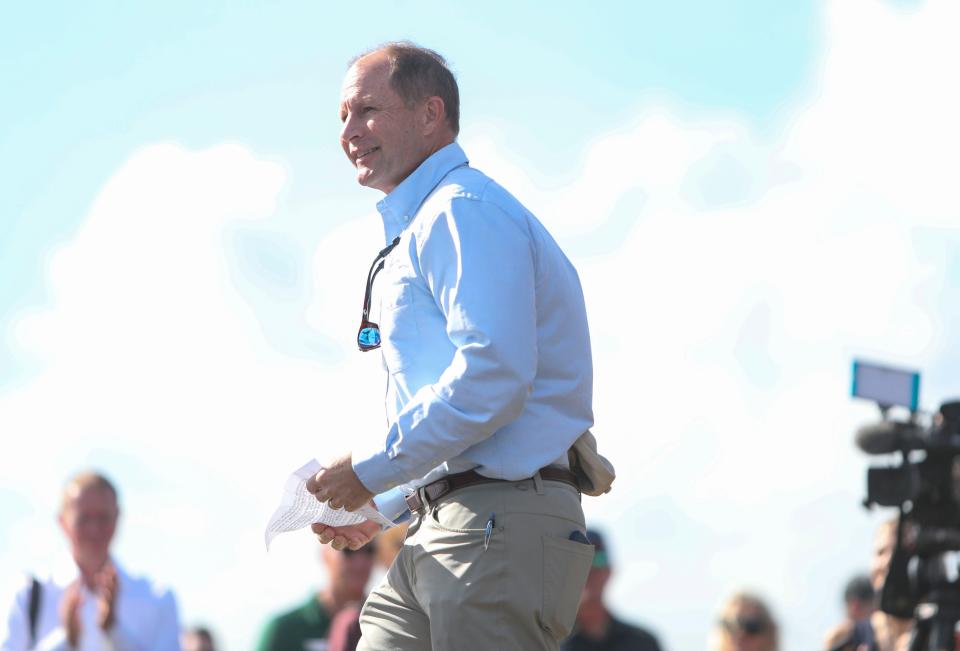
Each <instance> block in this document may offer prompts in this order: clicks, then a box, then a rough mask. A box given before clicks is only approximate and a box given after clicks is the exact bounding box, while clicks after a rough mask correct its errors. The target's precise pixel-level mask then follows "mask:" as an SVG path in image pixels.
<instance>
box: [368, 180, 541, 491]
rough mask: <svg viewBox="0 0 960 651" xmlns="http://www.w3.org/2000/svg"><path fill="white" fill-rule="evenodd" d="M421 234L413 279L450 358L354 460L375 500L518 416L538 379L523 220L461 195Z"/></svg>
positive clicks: (531, 263)
mask: <svg viewBox="0 0 960 651" xmlns="http://www.w3.org/2000/svg"><path fill="white" fill-rule="evenodd" d="M425 217H428V216H427V215H422V216H421V219H422V218H425ZM418 233H419V235H418V239H417V240H416V252H417V259H416V261H415V263H416V264H417V265H418V270H417V271H418V275H419V276H420V278H421V279H422V281H423V282H424V283H425V285H426V287H427V288H428V289H429V292H430V294H431V295H432V296H433V299H434V301H435V302H436V306H437V308H439V310H440V311H441V312H442V313H443V316H444V318H445V320H446V335H447V337H448V338H449V341H450V343H451V344H452V345H453V347H454V354H453V357H452V360H451V362H450V364H449V366H448V367H447V368H446V369H445V370H444V371H443V372H442V373H441V374H440V377H439V378H438V379H437V380H436V382H434V383H432V384H429V385H426V386H423V387H421V388H420V389H419V390H418V391H417V392H416V393H415V394H414V395H413V396H412V398H411V399H410V401H409V402H408V403H407V404H406V405H405V406H404V408H403V409H402V410H401V411H400V413H399V414H398V416H397V418H396V419H395V422H393V423H392V424H391V426H390V430H389V432H388V433H387V437H386V445H385V446H384V447H383V448H381V449H379V450H377V451H375V452H373V453H372V454H369V455H368V456H366V457H363V458H360V459H355V461H354V469H355V470H356V472H357V475H358V477H359V478H360V480H361V481H362V482H363V484H364V485H365V486H366V487H367V488H368V489H370V490H371V491H373V492H374V493H383V492H384V491H386V490H388V489H390V488H392V487H394V486H397V485H399V484H402V483H404V482H408V481H411V480H414V479H417V478H420V477H422V476H424V475H426V474H427V473H428V472H429V471H430V470H431V469H433V468H435V467H436V466H438V465H440V464H442V463H443V462H445V461H447V460H449V459H451V458H453V457H455V456H457V455H458V454H460V453H462V452H463V451H464V450H466V449H467V448H469V447H471V446H473V445H476V444H477V443H479V442H481V441H483V440H484V439H485V438H487V437H488V436H490V435H491V434H493V433H494V432H496V431H497V430H498V429H499V428H500V427H502V426H504V425H505V424H507V423H509V422H510V421H512V420H513V419H515V418H517V417H518V416H519V415H520V413H521V412H522V411H523V407H524V404H525V402H526V400H527V397H528V395H529V393H530V390H531V387H532V384H533V380H534V377H535V376H536V371H537V313H536V293H535V292H536V287H535V273H534V269H535V260H534V256H535V253H534V247H533V243H532V240H531V234H530V232H529V230H528V227H527V224H526V222H525V220H524V219H523V216H522V215H518V214H508V213H507V212H505V211H504V210H502V209H501V208H500V207H499V206H497V205H496V204H494V203H492V202H489V201H484V200H482V199H480V198H476V197H473V196H470V197H462V196H461V197H456V198H453V199H451V200H450V202H449V203H448V204H447V206H446V208H445V209H444V210H442V211H440V212H439V213H438V214H436V215H433V216H431V218H430V221H429V222H427V223H425V224H424V225H423V227H422V228H420V229H418Z"/></svg>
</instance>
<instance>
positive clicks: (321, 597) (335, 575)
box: [257, 545, 376, 651]
mask: <svg viewBox="0 0 960 651" xmlns="http://www.w3.org/2000/svg"><path fill="white" fill-rule="evenodd" d="M375 551H376V550H375V547H374V546H373V545H367V546H366V547H362V548H361V549H359V550H357V551H351V550H350V549H344V550H342V551H337V550H336V549H334V548H333V547H331V546H329V545H324V546H323V548H322V552H321V553H322V558H323V563H324V565H325V566H326V568H327V575H328V577H329V580H328V581H327V585H326V586H325V587H324V588H322V589H321V590H320V591H318V592H316V593H315V594H312V595H310V598H309V599H308V600H307V602H306V603H304V604H301V605H300V606H297V607H296V608H294V609H292V610H289V611H286V612H283V613H280V614H279V615H276V616H275V617H273V618H272V619H271V620H270V621H269V622H268V623H267V625H266V626H265V627H264V629H263V633H262V635H261V636H260V643H259V644H258V645H257V651H327V649H328V648H329V647H328V644H327V636H328V634H329V630H330V622H331V621H332V620H333V618H334V617H335V616H336V614H337V613H338V612H340V611H341V610H343V609H344V608H346V607H348V606H351V605H354V606H356V605H359V604H361V603H362V602H363V599H364V590H365V588H366V585H367V581H368V580H369V579H370V571H371V569H372V568H373V562H374V553H375Z"/></svg>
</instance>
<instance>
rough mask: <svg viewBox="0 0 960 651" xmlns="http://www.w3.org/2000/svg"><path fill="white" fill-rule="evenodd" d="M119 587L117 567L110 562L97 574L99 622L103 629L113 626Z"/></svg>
mask: <svg viewBox="0 0 960 651" xmlns="http://www.w3.org/2000/svg"><path fill="white" fill-rule="evenodd" d="M118 588H119V581H118V579H117V568H115V567H114V566H113V563H110V564H108V565H107V566H106V567H104V568H103V569H102V570H100V573H99V574H97V624H99V625H100V628H101V629H102V630H103V631H109V630H110V629H111V628H112V627H113V622H114V618H115V615H116V603H117V590H118Z"/></svg>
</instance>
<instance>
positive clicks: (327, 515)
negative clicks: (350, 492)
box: [264, 459, 394, 550]
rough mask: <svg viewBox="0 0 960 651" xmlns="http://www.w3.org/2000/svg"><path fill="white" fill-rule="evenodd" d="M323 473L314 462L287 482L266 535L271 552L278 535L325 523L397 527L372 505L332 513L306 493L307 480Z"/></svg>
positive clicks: (341, 525)
mask: <svg viewBox="0 0 960 651" xmlns="http://www.w3.org/2000/svg"><path fill="white" fill-rule="evenodd" d="M321 470H323V466H321V465H320V462H319V461H317V460H316V459H311V460H310V461H308V462H307V463H305V464H304V465H303V466H302V467H300V468H299V469H297V470H296V471H294V472H293V473H292V474H291V475H290V476H289V477H288V478H287V483H286V484H285V485H284V487H283V497H282V499H281V501H280V506H278V507H277V510H276V511H274V513H273V516H272V517H271V518H270V522H268V523H267V530H266V532H265V533H264V540H265V542H266V545H267V549H268V550H269V549H270V542H271V541H272V540H273V539H274V538H275V537H276V536H277V534H279V533H283V532H284V531H295V530H297V529H303V528H304V527H309V526H310V525H311V524H314V523H316V522H322V523H323V524H326V525H329V526H331V527H344V526H347V525H351V524H360V523H361V522H366V521H367V520H373V521H374V522H377V523H379V524H382V525H384V526H387V527H392V526H394V524H393V522H391V521H390V520H389V519H388V518H387V517H386V516H385V515H383V514H382V513H380V512H379V511H377V510H376V509H375V508H373V507H372V506H370V505H369V504H365V505H363V506H362V507H360V508H359V509H357V510H356V511H345V510H343V509H332V508H330V506H328V505H327V504H326V503H325V502H320V501H318V500H317V498H316V497H314V496H313V494H312V493H310V492H308V491H307V480H309V479H310V478H311V477H313V476H314V475H315V474H317V473H318V472H320V471H321Z"/></svg>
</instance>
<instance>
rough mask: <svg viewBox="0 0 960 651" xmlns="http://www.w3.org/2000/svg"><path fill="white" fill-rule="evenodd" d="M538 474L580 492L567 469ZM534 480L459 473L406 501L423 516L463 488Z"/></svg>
mask: <svg viewBox="0 0 960 651" xmlns="http://www.w3.org/2000/svg"><path fill="white" fill-rule="evenodd" d="M537 472H538V473H539V474H540V479H542V480H543V481H560V482H563V483H565V484H570V485H571V486H573V487H574V488H576V489H577V491H579V490H580V486H579V485H578V484H577V478H576V475H574V474H573V473H572V472H570V471H569V470H567V469H566V468H557V467H553V466H547V467H546V468H541V469H540V470H538V471H537ZM532 479H534V478H533V477H527V478H526V479H495V478H493V477H484V476H483V475H481V474H480V473H478V472H477V471H476V470H467V471H466V472H458V473H456V474H453V475H447V476H446V477H442V478H440V479H438V480H436V481H433V482H430V483H429V484H426V485H425V486H421V487H420V488H418V489H417V490H416V491H415V492H414V493H413V494H411V495H407V496H406V497H405V498H404V499H405V500H406V502H407V506H408V507H410V511H412V512H413V513H419V514H420V515H423V514H424V512H425V510H426V506H427V504H432V503H434V502H436V501H437V500H441V499H443V498H444V497H446V496H447V495H449V494H450V493H452V492H453V491H456V490H460V489H461V488H467V487H468V486H477V485H480V484H494V483H500V482H516V481H530V480H532ZM424 498H426V500H424Z"/></svg>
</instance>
